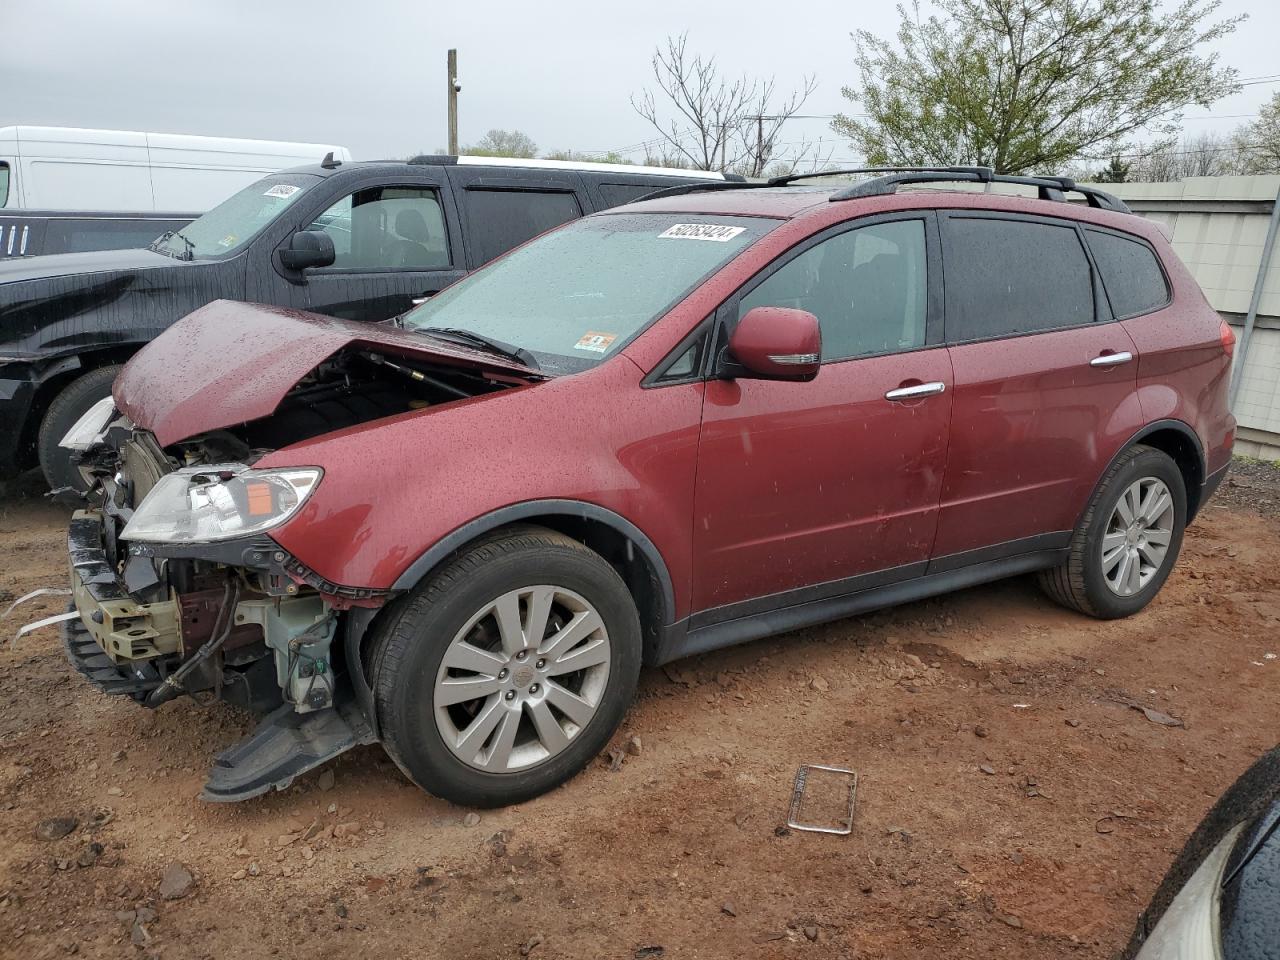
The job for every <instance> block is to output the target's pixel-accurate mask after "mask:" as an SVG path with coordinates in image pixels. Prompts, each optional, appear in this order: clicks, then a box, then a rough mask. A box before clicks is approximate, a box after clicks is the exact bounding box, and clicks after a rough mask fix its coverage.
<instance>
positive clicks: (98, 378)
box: [36, 364, 120, 493]
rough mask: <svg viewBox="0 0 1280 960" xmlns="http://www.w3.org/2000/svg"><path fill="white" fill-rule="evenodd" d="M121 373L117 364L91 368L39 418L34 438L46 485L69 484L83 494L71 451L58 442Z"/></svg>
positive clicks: (83, 483)
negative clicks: (38, 429) (37, 433)
mask: <svg viewBox="0 0 1280 960" xmlns="http://www.w3.org/2000/svg"><path fill="white" fill-rule="evenodd" d="M119 372H120V365H119V364H110V365H108V366H105V367H98V368H97V369H96V370H90V371H89V372H88V373H86V374H85V375H84V376H82V377H80V378H79V379H77V380H73V381H72V382H71V383H69V384H68V385H67V386H66V387H64V388H63V389H62V392H61V393H59V394H58V395H57V396H56V397H54V398H53V402H52V403H51V404H49V409H48V410H46V411H45V414H44V418H43V419H42V420H41V421H40V433H39V435H38V436H37V438H36V444H37V452H38V453H39V456H40V468H41V469H42V470H43V471H44V477H45V479H46V480H48V481H49V487H50V488H51V489H53V490H59V489H62V488H63V487H70V488H71V489H73V490H76V491H77V492H80V493H83V492H84V491H85V490H86V489H87V488H86V486H85V482H84V480H83V479H82V478H81V476H80V471H79V470H77V469H76V468H75V465H74V464H72V462H71V451H70V450H66V449H64V448H62V447H60V446H58V444H60V443H61V442H62V438H63V437H65V436H66V435H67V431H68V430H70V429H71V428H72V427H74V426H75V424H76V421H77V420H79V419H80V418H81V417H83V416H84V415H85V414H86V413H88V412H89V408H90V407H92V406H93V405H94V404H95V403H97V402H98V401H99V400H102V399H104V398H106V397H109V396H111V384H112V383H114V382H115V379H116V374H118V373H119Z"/></svg>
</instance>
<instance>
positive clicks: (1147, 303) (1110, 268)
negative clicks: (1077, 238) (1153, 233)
mask: <svg viewBox="0 0 1280 960" xmlns="http://www.w3.org/2000/svg"><path fill="white" fill-rule="evenodd" d="M1088 234H1089V249H1091V250H1092V251H1093V262H1094V263H1096V264H1097V265H1098V273H1099V274H1101V275H1102V285H1103V287H1105V288H1106V291H1107V299H1109V300H1110V301H1111V310H1112V312H1113V313H1115V315H1116V317H1118V318H1120V319H1123V318H1124V317H1133V316H1137V315H1138V314H1140V313H1150V312H1151V311H1152V310H1158V309H1160V308H1161V307H1163V306H1165V305H1167V304H1168V302H1169V285H1168V284H1167V283H1166V282H1165V279H1164V271H1163V270H1161V269H1160V262H1159V261H1158V260H1157V259H1156V255H1155V251H1153V250H1152V249H1151V248H1150V247H1149V246H1147V245H1146V244H1145V243H1143V242H1142V241H1140V240H1129V239H1126V238H1125V237H1122V236H1119V235H1117V234H1114V233H1104V232H1102V231H1101V230H1090V231H1088Z"/></svg>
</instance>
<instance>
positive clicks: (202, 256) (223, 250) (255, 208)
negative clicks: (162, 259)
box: [151, 173, 320, 260]
mask: <svg viewBox="0 0 1280 960" xmlns="http://www.w3.org/2000/svg"><path fill="white" fill-rule="evenodd" d="M319 182H320V178H319V177H317V176H315V175H314V174H309V173H277V174H273V175H272V176H269V177H263V178H262V179H261V180H259V181H258V182H257V183H254V184H252V185H250V186H247V187H245V188H244V189H243V190H241V191H240V192H239V193H236V194H233V195H232V196H231V197H230V198H229V199H227V200H224V201H222V203H220V204H218V205H217V206H216V207H214V208H213V209H212V210H210V211H209V212H208V213H206V214H205V215H204V216H203V217H200V218H199V219H198V220H194V221H192V222H191V223H189V224H187V225H186V226H185V227H183V228H182V229H181V230H178V231H176V232H172V233H166V234H165V235H164V236H163V237H161V238H160V239H158V240H157V241H156V242H155V243H153V244H151V249H152V250H155V251H157V252H158V253H164V254H168V255H169V256H171V257H176V258H177V259H179V260H221V259H223V258H224V257H229V256H231V255H232V254H234V253H235V252H236V251H238V250H239V249H240V248H241V247H243V246H244V245H245V244H247V243H248V242H249V241H250V240H252V239H253V238H254V237H256V236H257V235H258V234H259V233H261V232H262V230H263V228H264V227H266V225H267V224H269V223H270V222H271V221H272V220H274V219H275V218H276V217H278V216H280V214H282V213H283V212H284V211H285V210H286V209H287V208H288V207H290V206H292V204H293V203H294V201H295V200H297V199H298V198H299V197H301V196H302V194H303V193H305V192H306V190H307V188H308V187H311V186H314V185H315V184H316V183H319Z"/></svg>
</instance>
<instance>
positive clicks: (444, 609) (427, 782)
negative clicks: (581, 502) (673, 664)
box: [371, 526, 640, 807]
mask: <svg viewBox="0 0 1280 960" xmlns="http://www.w3.org/2000/svg"><path fill="white" fill-rule="evenodd" d="M402 603H403V605H402V606H401V607H400V609H399V610H398V611H397V612H396V613H395V615H394V616H392V617H391V618H390V619H389V620H387V621H386V623H385V624H384V625H382V626H381V627H379V628H377V633H376V635H375V637H374V644H375V646H374V648H373V657H372V664H371V667H372V669H371V674H372V681H373V683H372V686H373V692H374V699H375V708H376V710H377V714H378V721H379V724H380V727H381V730H382V736H383V745H384V746H385V748H386V750H387V753H388V754H390V756H391V758H392V759H393V760H395V762H396V763H397V764H398V765H399V766H400V769H402V770H403V771H404V772H405V774H406V775H407V776H408V777H409V778H410V779H411V780H413V782H414V783H416V784H418V786H420V787H422V788H423V789H424V790H427V791H429V792H431V793H433V794H435V795H436V796H440V797H444V798H445V799H447V800H451V801H453V802H454V803H459V804H464V805H467V806H474V807H496V806H501V805H504V804H509V803H518V802H519V801H521V800H527V799H529V798H530V797H535V796H537V795H538V794H541V793H545V792H546V791H548V790H550V789H552V788H553V787H556V786H558V785H560V784H561V783H563V782H564V781H565V780H568V779H569V778H570V777H572V776H573V775H574V774H576V773H577V772H578V771H580V770H581V769H582V768H583V767H585V766H586V765H587V764H588V763H589V762H590V761H591V759H592V758H593V757H594V756H596V754H598V753H599V752H600V750H601V749H602V748H603V747H604V745H605V744H606V743H607V742H608V740H609V737H610V736H612V735H613V732H614V731H615V730H616V729H617V728H618V724H619V723H621V722H622V717H623V714H624V713H625V712H626V709H627V707H628V705H629V704H630V703H631V699H632V697H633V695H634V694H635V688H636V679H637V677H638V676H639V672H640V619H639V616H638V614H637V612H636V606H635V603H634V601H633V600H632V598H631V595H630V593H629V592H628V591H627V587H626V584H625V583H623V581H622V578H621V577H619V576H618V574H617V572H616V571H615V570H614V569H613V568H612V567H611V566H609V564H608V563H606V562H605V561H604V560H603V559H602V558H601V557H600V556H599V555H598V554H597V553H595V552H594V551H592V550H589V549H588V548H587V547H585V546H583V545H582V544H581V543H578V542H577V541H576V540H572V539H570V538H569V537H566V536H563V535H561V534H558V533H555V532H554V531H551V530H547V529H544V528H541V527H534V526H520V527H515V528H511V529H508V530H506V531H504V532H503V533H502V534H501V535H500V536H498V537H495V538H493V539H490V540H486V541H482V542H480V543H478V544H476V545H474V546H472V547H470V548H467V549H466V550H464V551H463V552H462V553H461V554H459V555H458V556H457V557H456V559H454V560H453V561H452V562H451V563H449V565H448V566H447V567H446V568H445V569H444V570H442V571H441V572H440V573H438V574H436V575H435V576H433V577H432V578H431V579H430V580H429V581H428V582H426V583H425V584H423V585H422V586H420V587H418V589H417V590H415V591H414V592H413V593H412V594H410V595H409V597H407V598H406V599H405V600H404V601H402Z"/></svg>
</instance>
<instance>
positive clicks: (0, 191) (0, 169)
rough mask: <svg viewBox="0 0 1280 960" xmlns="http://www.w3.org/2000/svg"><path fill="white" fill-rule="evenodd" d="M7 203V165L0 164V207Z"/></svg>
mask: <svg viewBox="0 0 1280 960" xmlns="http://www.w3.org/2000/svg"><path fill="white" fill-rule="evenodd" d="M8 202H9V165H8V164H7V163H3V162H0V207H3V206H5V205H6V204H7V203H8Z"/></svg>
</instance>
